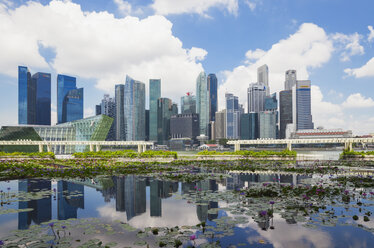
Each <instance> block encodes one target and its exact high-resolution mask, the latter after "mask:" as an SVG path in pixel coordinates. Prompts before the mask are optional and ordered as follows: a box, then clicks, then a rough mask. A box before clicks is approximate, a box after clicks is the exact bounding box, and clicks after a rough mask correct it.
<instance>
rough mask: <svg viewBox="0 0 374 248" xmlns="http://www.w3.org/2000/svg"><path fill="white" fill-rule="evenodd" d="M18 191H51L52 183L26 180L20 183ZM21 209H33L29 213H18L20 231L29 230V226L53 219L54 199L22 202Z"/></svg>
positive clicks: (41, 180)
mask: <svg viewBox="0 0 374 248" xmlns="http://www.w3.org/2000/svg"><path fill="white" fill-rule="evenodd" d="M18 190H19V191H20V192H26V193H31V192H37V191H40V190H51V181H50V180H43V179H24V180H19V181H18ZM18 208H19V209H25V208H32V209H33V210H32V211H29V212H20V213H18V229H20V230H24V229H28V228H29V226H30V225H31V224H32V223H34V224H38V225H39V224H40V223H42V222H46V221H50V220H51V219H52V199H51V196H48V197H44V198H43V199H38V200H31V201H28V202H24V201H20V202H19V203H18Z"/></svg>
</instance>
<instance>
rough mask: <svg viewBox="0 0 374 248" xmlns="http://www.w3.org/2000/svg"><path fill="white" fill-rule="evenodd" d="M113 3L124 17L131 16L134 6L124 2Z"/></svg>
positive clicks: (117, 0) (119, 0)
mask: <svg viewBox="0 0 374 248" xmlns="http://www.w3.org/2000/svg"><path fill="white" fill-rule="evenodd" d="M113 2H114V3H115V4H116V5H117V7H118V10H119V11H120V12H121V14H122V15H124V16H127V15H130V14H131V11H132V6H131V4H130V3H129V2H127V1H124V0H113Z"/></svg>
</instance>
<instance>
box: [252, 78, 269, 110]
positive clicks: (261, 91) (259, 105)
mask: <svg viewBox="0 0 374 248" xmlns="http://www.w3.org/2000/svg"><path fill="white" fill-rule="evenodd" d="M265 96H266V87H265V85H264V84H263V83H252V84H250V85H249V88H248V113H251V112H255V113H259V112H261V111H264V108H265Z"/></svg>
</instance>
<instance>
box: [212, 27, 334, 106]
mask: <svg viewBox="0 0 374 248" xmlns="http://www.w3.org/2000/svg"><path fill="white" fill-rule="evenodd" d="M332 52H333V44H332V42H331V41H330V40H329V38H328V36H327V35H326V33H325V31H324V30H323V29H322V28H320V27H319V26H317V25H315V24H312V23H304V24H302V25H301V26H300V27H299V30H298V31H297V32H296V33H295V34H292V35H290V36H289V37H288V38H287V39H284V40H280V41H279V42H278V43H276V44H274V45H273V46H272V47H271V48H270V49H269V50H267V51H263V50H260V49H257V50H254V51H252V50H250V51H248V52H247V53H246V57H247V59H248V60H251V61H252V63H250V64H247V65H240V66H238V67H236V68H234V69H233V70H232V71H224V72H223V75H225V80H224V83H223V84H222V85H221V86H220V88H219V101H218V102H219V104H220V108H221V109H222V108H224V106H223V105H224V94H225V92H226V89H228V90H229V91H230V92H231V93H234V94H235V95H237V96H239V101H240V102H243V103H244V102H245V101H246V99H247V95H246V92H247V88H248V85H249V83H251V82H256V81H257V68H258V67H259V66H261V65H263V64H267V65H268V66H269V84H270V90H271V91H272V92H278V91H280V90H283V89H284V74H285V71H286V70H289V69H296V70H297V77H298V78H299V79H308V77H309V72H308V70H309V69H311V68H317V67H320V66H322V65H323V64H324V63H326V62H327V61H329V59H330V57H331V54H332Z"/></svg>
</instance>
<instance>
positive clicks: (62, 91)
mask: <svg viewBox="0 0 374 248" xmlns="http://www.w3.org/2000/svg"><path fill="white" fill-rule="evenodd" d="M80 119H83V88H79V89H78V88H77V86H76V78H75V77H70V76H66V75H60V74H59V75H57V123H65V122H69V121H75V120H80Z"/></svg>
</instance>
